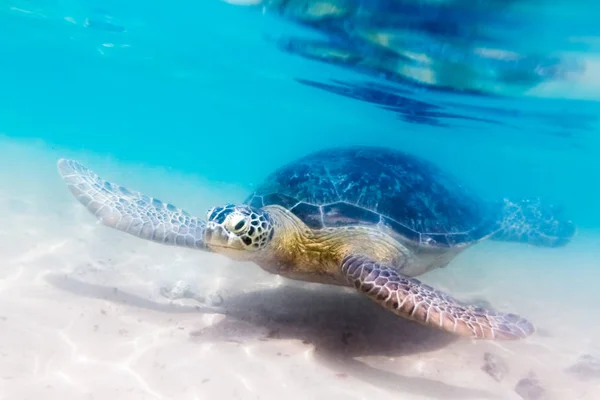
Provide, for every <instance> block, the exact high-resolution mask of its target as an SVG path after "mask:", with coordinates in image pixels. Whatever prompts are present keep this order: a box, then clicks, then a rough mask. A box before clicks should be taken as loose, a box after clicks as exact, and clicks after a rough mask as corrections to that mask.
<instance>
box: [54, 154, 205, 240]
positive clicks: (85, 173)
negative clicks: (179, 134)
mask: <svg viewBox="0 0 600 400" xmlns="http://www.w3.org/2000/svg"><path fill="white" fill-rule="evenodd" d="M57 164H58V165H57V166H58V172H59V173H60V175H61V177H62V178H63V180H64V181H65V183H66V184H67V186H68V187H69V189H70V191H71V193H72V194H73V196H74V197H75V198H76V199H77V200H78V201H79V202H80V203H81V204H83V205H84V206H85V207H86V208H87V209H88V211H90V212H91V213H92V214H94V215H95V216H96V218H97V219H98V220H99V221H100V222H102V224H104V225H106V226H108V227H111V228H114V229H118V230H120V231H123V232H127V233H129V234H130V235H133V236H137V237H139V238H142V239H146V240H152V241H154V242H158V243H161V244H166V245H174V246H182V247H190V248H194V249H201V250H207V251H208V249H207V248H206V245H205V242H204V231H205V223H204V221H202V220H201V219H199V218H197V217H193V216H191V215H189V214H188V213H186V212H185V211H183V210H181V209H180V208H177V207H175V206H173V205H171V204H168V203H163V202H162V201H160V200H158V199H155V198H152V197H150V196H147V195H145V194H142V193H139V192H135V191H133V190H129V189H127V188H125V187H123V186H119V185H117V184H115V183H112V182H108V181H105V180H104V179H102V178H100V177H99V176H98V175H96V174H95V173H94V172H93V171H91V170H90V169H88V168H86V167H84V166H83V165H81V164H80V163H78V162H77V161H73V160H66V159H64V158H63V159H60V160H58V163H57Z"/></svg>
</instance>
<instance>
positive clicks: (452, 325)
mask: <svg viewBox="0 0 600 400" xmlns="http://www.w3.org/2000/svg"><path fill="white" fill-rule="evenodd" d="M341 270H342V273H343V274H344V275H345V276H346V278H347V279H348V282H350V283H351V284H352V285H353V286H354V287H355V288H356V289H357V290H359V291H360V292H362V293H363V294H365V295H367V296H368V297H369V298H370V299H371V300H374V301H375V302H377V303H378V304H379V305H381V306H383V307H385V308H386V309H388V310H390V311H392V312H394V313H395V314H397V315H399V316H401V317H404V318H407V319H410V320H413V321H416V322H419V323H421V324H424V325H428V326H431V327H435V328H438V329H441V330H444V331H446V332H450V333H453V334H455V335H459V336H467V337H471V338H475V339H492V340H515V339H523V338H525V337H527V336H529V335H531V334H532V333H533V332H534V327H533V325H532V324H531V323H530V322H529V321H527V320H526V319H524V318H521V317H519V316H518V315H514V314H505V313H501V312H497V311H493V310H490V309H485V308H482V307H476V306H472V305H464V304H462V303H460V302H459V301H458V300H456V299H454V298H452V297H451V296H450V295H448V294H446V293H443V292H441V291H439V290H437V289H434V288H432V287H430V286H427V285H425V284H423V283H421V282H420V281H419V280H417V279H414V278H410V277H408V276H404V275H402V274H400V273H398V272H397V271H396V270H395V269H393V268H391V267H389V266H385V265H381V264H379V263H377V262H375V261H373V260H371V259H369V258H367V257H364V256H361V255H349V256H346V257H345V258H344V260H343V261H342V265H341Z"/></svg>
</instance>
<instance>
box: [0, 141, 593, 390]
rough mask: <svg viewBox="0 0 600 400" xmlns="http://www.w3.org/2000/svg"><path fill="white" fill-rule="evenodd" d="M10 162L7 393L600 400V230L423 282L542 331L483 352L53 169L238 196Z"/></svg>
mask: <svg viewBox="0 0 600 400" xmlns="http://www.w3.org/2000/svg"><path fill="white" fill-rule="evenodd" d="M0 153H1V154H0V155H2V157H1V159H2V161H0V167H2V171H3V173H4V175H3V176H0V221H1V223H0V399H2V400H4V399H7V400H8V399H10V400H29V399H32V400H33V399H35V400H39V399H46V400H52V399H60V400H70V399H110V400H120V399H126V400H138V399H140V400H141V399H169V400H171V399H173V400H188V399H189V400H194V399H208V398H220V399H281V398H285V399H289V400H291V399H326V398H327V399H373V398H377V399H481V400H483V399H522V398H523V397H522V396H520V395H519V394H517V392H516V391H515V387H516V386H517V385H518V383H519V381H521V387H522V388H523V387H524V386H523V385H524V383H523V381H522V380H523V379H526V380H527V379H528V381H527V382H529V383H531V382H535V385H534V386H535V387H538V388H539V387H541V388H543V389H544V393H543V395H541V396H542V397H539V396H540V395H538V397H527V398H539V399H560V400H563V399H564V400H572V399H573V400H574V399H590V400H592V399H599V398H600V372H594V371H595V370H594V366H593V365H592V366H590V365H588V366H587V367H585V366H584V367H581V365H580V364H577V363H578V360H580V357H582V356H584V355H588V356H589V357H596V356H600V341H599V340H598V338H599V337H600V322H599V320H598V318H597V316H598V304H600V292H599V291H598V289H597V288H598V282H600V273H599V268H598V264H599V262H598V252H599V250H598V249H600V234H598V233H594V232H581V233H580V235H579V236H578V237H577V238H576V240H575V241H574V242H573V243H572V244H571V245H570V246H569V247H568V248H563V249H536V248H532V247H528V246H524V245H519V244H504V243H492V242H485V243H482V244H480V245H477V246H475V247H473V248H471V249H469V250H468V251H467V252H465V253H463V254H462V255H460V256H459V257H458V258H457V259H456V260H454V261H453V262H452V264H451V265H450V266H449V267H448V268H445V269H443V270H439V271H434V272H432V273H430V274H428V275H425V276H422V277H421V279H422V280H423V281H425V282H426V283H428V284H431V285H434V286H436V287H438V288H440V289H443V290H446V291H449V292H450V293H452V294H453V295H455V296H456V297H458V298H461V299H465V300H469V299H474V300H479V301H487V302H489V303H491V304H492V305H493V306H494V307H496V308H498V309H500V310H502V311H510V312H515V313H518V314H521V315H523V316H526V317H528V318H529V319H530V320H532V321H533V322H534V323H535V324H536V326H537V327H538V331H537V332H536V334H534V335H533V336H532V337H531V338H530V339H527V340H524V341H519V342H489V341H485V342H484V341H479V342H475V341H472V340H466V339H458V338H455V337H453V336H451V335H448V334H445V333H443V332H438V331H435V330H432V329H428V328H425V327H422V326H420V325H417V324H415V323H412V322H409V321H405V320H403V319H400V318H398V317H396V316H395V315H393V314H392V313H390V312H388V311H385V310H383V309H381V308H380V307H379V306H377V305H376V304H374V303H372V302H371V301H369V300H368V299H366V298H364V297H362V296H361V295H359V294H357V293H354V292H353V291H352V290H350V289H342V288H335V287H328V286H322V285H317V284H305V283H299V282H292V281H288V280H285V279H283V278H280V277H277V276H273V275H269V274H268V273H266V272H264V271H262V270H260V269H259V268H258V267H256V266H254V265H253V264H250V263H235V262H231V261H229V260H227V259H225V258H223V257H221V256H218V255H212V254H205V253H202V252H199V251H194V250H188V249H181V248H174V247H167V246H162V245H159V244H155V243H150V242H145V241H142V240H140V239H137V238H134V237H131V236H129V235H126V234H124V233H121V232H118V231H115V230H111V229H109V228H106V227H104V226H102V225H99V224H97V223H96V221H95V219H94V217H93V216H92V215H90V214H89V213H88V212H87V211H86V210H85V209H84V208H83V207H82V206H81V205H79V204H78V203H77V202H76V201H75V200H74V199H73V198H72V197H71V195H70V193H69V192H68V190H67V189H66V188H65V186H64V185H63V184H62V181H61V180H60V178H59V176H58V173H57V171H56V168H55V162H56V159H57V158H58V157H59V156H64V155H66V156H69V157H76V158H77V159H79V160H81V161H82V162H84V163H85V164H87V165H89V166H90V167H91V168H92V169H94V170H97V172H98V173H100V174H101V176H103V177H105V178H107V179H110V180H112V181H115V182H117V183H120V184H123V185H126V186H129V187H131V188H132V189H136V190H141V191H144V192H147V193H148V194H150V195H155V196H156V197H159V198H161V199H162V200H165V201H169V202H172V203H174V204H176V205H178V206H182V207H183V208H187V209H188V210H189V211H191V212H195V213H204V212H205V211H206V209H207V208H208V207H209V206H211V205H213V204H219V203H222V202H225V201H236V200H241V199H243V195H244V193H243V192H242V191H239V190H238V191H236V190H235V189H234V188H226V187H220V186H217V185H214V189H211V190H210V191H209V190H208V189H205V188H206V187H207V186H206V183H204V182H201V181H200V180H199V179H198V178H196V177H185V176H179V175H178V176H174V175H173V174H168V173H167V172H165V171H161V170H157V169H152V168H145V167H142V166H131V165H125V164H117V163H114V162H112V161H111V163H110V164H108V163H107V160H106V159H102V158H100V157H93V156H83V155H81V156H79V157H77V156H76V155H73V154H58V153H56V152H55V151H53V150H48V149H45V148H43V146H34V145H30V144H28V145H23V144H15V143H14V142H11V141H9V140H8V139H2V138H0ZM188 178H189V179H188ZM196 199H198V200H197V201H196ZM202 215H203V214H202ZM181 296H183V297H186V298H185V299H178V300H173V298H174V297H181ZM486 354H487V356H486ZM490 357H492V358H494V359H495V360H496V363H497V365H496V366H495V367H494V371H496V376H497V379H494V377H493V376H491V375H490V374H489V373H486V371H484V368H483V367H484V365H486V361H485V360H486V359H487V360H488V365H489V359H490ZM574 365H576V366H577V365H579V367H578V368H579V369H578V372H573V369H571V370H569V368H571V367H573V366H574ZM582 371H583V372H582ZM527 382H525V384H526V383H527ZM536 390H537V389H535V388H534V389H531V390H530V396H533V395H534V394H535V392H536Z"/></svg>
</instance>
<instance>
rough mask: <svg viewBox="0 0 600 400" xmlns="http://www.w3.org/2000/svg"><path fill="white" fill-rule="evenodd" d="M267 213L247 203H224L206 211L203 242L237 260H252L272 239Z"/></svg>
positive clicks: (271, 229)
mask: <svg viewBox="0 0 600 400" xmlns="http://www.w3.org/2000/svg"><path fill="white" fill-rule="evenodd" d="M273 233H274V230H273V223H272V221H271V218H270V217H269V214H268V213H267V212H266V211H263V210H261V209H259V208H254V207H250V206H247V205H234V204H227V205H224V206H220V207H213V208H211V209H210V210H209V211H208V217H207V223H206V233H205V234H206V237H205V240H206V244H207V245H208V247H210V248H211V249H212V250H214V251H215V252H218V253H223V254H226V255H229V256H231V257H232V258H236V259H251V258H252V255H251V254H253V253H256V252H258V251H261V250H263V249H264V248H265V247H267V245H268V244H269V242H270V240H271V239H272V238H273Z"/></svg>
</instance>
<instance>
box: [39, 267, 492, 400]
mask: <svg viewBox="0 0 600 400" xmlns="http://www.w3.org/2000/svg"><path fill="white" fill-rule="evenodd" d="M46 280H47V281H48V282H49V283H50V284H51V285H53V286H55V287H57V288H59V289H61V290H64V291H67V292H70V293H73V294H76V295H80V296H84V297H91V298H98V299H103V300H107V301H111V302H114V303H119V304H124V305H128V306H132V307H139V308H144V309H148V310H153V311H158V312H165V313H217V314H222V315H225V319H223V320H222V321H221V322H219V323H218V324H216V325H214V326H210V327H208V328H205V329H202V330H199V331H193V332H192V333H191V337H192V339H193V340H195V341H224V340H225V341H227V340H229V341H238V342H243V341H245V340H250V339H251V337H252V338H256V335H255V334H252V333H250V334H248V335H246V332H247V331H252V328H253V327H254V329H256V330H260V331H262V337H261V338H260V340H268V339H295V340H301V341H303V342H304V343H305V344H312V345H314V347H315V358H316V359H317V361H318V362H319V363H321V364H322V365H324V366H326V367H327V368H330V369H332V370H334V371H340V372H341V371H344V372H346V373H348V374H350V375H351V376H353V377H355V378H358V379H361V380H363V381H365V382H367V383H369V384H371V385H375V386H377V387H379V388H382V389H386V390H390V391H401V392H403V393H413V394H416V395H420V396H428V397H432V398H440V396H442V397H443V398H445V399H480V400H481V399H495V398H500V397H499V396H498V395H495V394H493V393H491V392H487V391H482V390H476V389H469V388H464V387H459V386H453V385H449V384H446V383H443V382H439V381H435V380H431V379H427V378H421V377H408V376H401V375H397V374H394V373H391V372H387V371H384V370H380V369H378V368H373V367H371V366H369V365H367V364H365V363H363V362H361V361H359V360H357V359H356V357H363V356H385V357H402V356H406V355H410V354H417V353H426V352H430V351H434V350H437V349H440V348H443V347H445V346H448V345H449V344H451V343H453V342H454V341H456V340H458V339H457V338H456V337H454V336H452V335H450V334H446V333H444V332H441V331H437V330H434V329H430V328H427V327H423V326H421V325H418V324H416V323H413V322H410V321H407V320H404V319H401V318H398V317H396V316H395V315H394V314H392V313H390V312H388V311H386V310H384V309H382V308H381V307H379V306H378V305H377V304H375V303H372V302H371V301H369V300H368V299H366V298H363V297H361V296H359V295H356V294H355V293H353V292H348V291H345V290H343V289H340V288H335V287H334V288H332V287H327V288H325V287H321V286H320V285H316V286H318V287H317V288H316V289H315V288H314V286H310V285H309V287H308V288H304V287H302V286H295V285H294V284H292V285H290V286H280V287H278V288H274V289H268V290H261V291H254V292H250V293H238V294H235V293H230V294H229V295H227V296H223V305H222V306H220V307H210V306H185V305H178V304H172V303H160V302H154V301H152V300H148V299H145V298H143V297H140V296H137V295H134V294H130V293H126V292H123V291H121V290H119V289H117V288H113V287H106V286H101V285H96V284H91V283H86V282H83V281H79V280H76V279H73V278H71V277H69V276H65V275H47V276H46ZM249 327H250V329H248V328H249Z"/></svg>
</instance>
